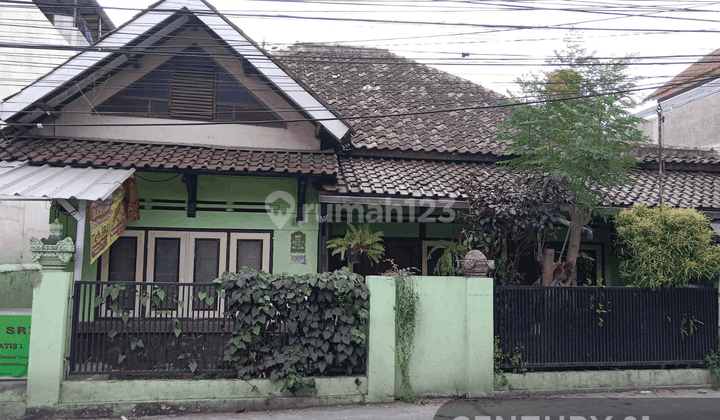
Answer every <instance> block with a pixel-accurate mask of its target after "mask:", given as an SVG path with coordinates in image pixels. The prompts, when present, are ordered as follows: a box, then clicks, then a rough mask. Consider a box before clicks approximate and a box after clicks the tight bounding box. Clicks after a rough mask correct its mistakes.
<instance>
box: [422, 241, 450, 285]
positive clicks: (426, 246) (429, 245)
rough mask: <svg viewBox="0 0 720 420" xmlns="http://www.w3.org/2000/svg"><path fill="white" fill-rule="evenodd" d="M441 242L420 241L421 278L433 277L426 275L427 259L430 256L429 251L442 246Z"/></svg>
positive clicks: (430, 274)
mask: <svg viewBox="0 0 720 420" xmlns="http://www.w3.org/2000/svg"><path fill="white" fill-rule="evenodd" d="M443 242H446V241H443V240H433V241H422V275H423V276H434V274H432V273H428V264H427V263H428V260H427V257H428V255H429V254H430V250H431V249H433V248H434V247H436V246H438V245H442V243H443Z"/></svg>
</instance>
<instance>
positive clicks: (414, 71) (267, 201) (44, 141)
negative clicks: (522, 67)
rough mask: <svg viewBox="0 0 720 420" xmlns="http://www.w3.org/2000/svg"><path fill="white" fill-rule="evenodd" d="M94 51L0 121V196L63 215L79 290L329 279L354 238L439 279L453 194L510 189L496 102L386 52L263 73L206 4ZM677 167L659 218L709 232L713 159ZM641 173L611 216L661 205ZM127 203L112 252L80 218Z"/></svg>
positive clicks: (109, 38) (298, 50)
mask: <svg viewBox="0 0 720 420" xmlns="http://www.w3.org/2000/svg"><path fill="white" fill-rule="evenodd" d="M95 47H96V48H93V49H90V50H87V51H84V52H82V53H80V54H78V55H77V56H75V57H73V58H72V59H70V60H69V61H67V62H66V63H64V64H63V65H61V66H60V67H58V68H57V69H55V70H53V71H52V72H50V73H49V74H48V75H47V76H45V77H43V78H42V79H40V80H38V81H37V82H36V83H34V84H31V85H30V86H28V87H27V88H25V89H23V90H22V91H21V92H19V93H18V94H16V95H14V96H12V97H10V98H8V100H6V101H5V102H4V103H3V104H1V105H0V119H3V120H4V121H5V122H6V123H8V127H7V128H6V129H5V131H4V133H5V135H7V136H8V141H6V142H5V143H4V144H2V146H0V161H3V165H4V167H5V172H4V173H2V174H0V193H2V194H10V195H22V196H25V197H34V198H37V199H42V200H52V202H53V203H57V204H54V205H53V207H52V209H51V210H50V213H51V214H50V215H49V216H50V217H49V219H54V218H55V217H56V216H57V217H59V219H60V220H61V222H62V223H64V224H65V225H66V227H65V229H66V232H67V233H68V234H70V235H71V236H72V234H73V233H75V234H76V235H77V236H76V238H77V239H78V240H77V245H78V247H79V249H80V250H81V253H82V255H83V258H82V259H77V261H76V265H75V278H76V280H111V281H115V280H123V281H145V282H153V281H163V282H182V283H196V282H207V281H211V280H212V279H213V278H215V277H216V276H217V275H218V274H220V273H222V272H223V271H226V270H230V271H234V270H236V269H237V268H238V267H239V266H241V265H246V266H250V267H253V268H256V269H263V270H267V271H273V272H289V273H310V272H316V271H323V270H329V269H335V268H339V267H340V266H342V265H344V262H342V261H340V260H339V259H338V258H337V256H334V257H333V256H330V255H329V253H328V251H327V248H326V245H325V244H326V242H327V240H328V239H329V238H331V237H335V236H341V235H343V234H344V233H345V231H346V224H347V223H348V222H360V221H372V222H373V229H374V230H382V231H383V232H384V233H385V246H386V249H387V254H386V257H387V258H389V259H392V260H393V261H394V262H395V263H396V264H397V265H398V266H399V267H400V268H403V267H415V268H417V269H418V271H420V272H422V273H423V274H432V273H433V268H434V264H435V263H436V259H437V257H438V254H432V253H431V250H432V249H433V248H434V247H435V246H437V245H440V244H441V243H442V241H445V240H452V239H455V238H457V237H458V235H459V234H460V233H461V231H462V229H463V227H464V223H463V221H462V220H460V218H459V217H458V213H459V212H462V211H464V209H466V208H467V203H466V201H465V199H464V195H463V185H464V182H465V181H466V180H467V179H468V177H470V176H473V174H475V173H478V174H480V173H482V174H481V175H477V176H484V177H487V178H488V182H494V181H498V180H502V176H503V175H502V174H501V173H499V172H497V171H494V170H493V169H494V168H495V164H496V163H497V162H498V160H500V159H503V157H502V152H503V150H504V145H503V144H502V143H498V142H494V141H493V138H494V137H495V135H496V132H497V124H498V123H499V122H501V121H502V119H503V112H502V108H501V107H500V106H499V105H500V102H499V101H500V100H501V99H502V97H501V96H500V95H498V94H496V93H494V92H492V91H489V90H487V89H485V88H483V87H481V86H479V85H476V84H474V83H470V82H468V81H465V80H463V79H461V78H458V77H455V76H452V75H449V74H447V73H444V72H441V71H439V70H436V69H433V68H430V67H427V66H425V65H422V64H419V63H416V62H414V61H412V60H407V59H404V58H401V57H397V56H395V55H393V54H391V53H389V52H387V51H383V50H376V49H366V48H351V47H336V46H318V45H309V46H296V47H293V48H290V49H288V50H286V51H278V52H276V53H274V54H273V55H269V54H268V53H267V52H265V51H263V50H262V49H261V48H259V47H258V46H257V45H256V44H255V43H254V42H253V41H252V40H250V39H249V38H247V37H246V36H245V35H244V34H243V33H242V31H241V30H240V29H239V28H237V27H235V26H234V25H233V24H232V23H231V22H229V21H228V20H227V19H226V18H225V17H223V16H222V15H221V14H219V13H218V12H217V11H216V10H215V9H213V8H212V6H211V5H210V4H209V3H207V2H205V1H203V0H184V1H182V2H177V1H175V2H169V1H165V2H159V3H157V4H155V5H154V6H152V7H151V8H149V9H148V10H146V11H144V12H143V13H141V14H139V15H138V16H137V17H136V18H135V19H134V20H132V21H131V22H129V23H127V24H126V25H124V26H122V27H120V28H118V29H117V30H115V31H113V32H111V33H109V34H107V35H105V36H104V37H103V38H102V39H101V40H100V41H99V42H98V43H97V44H96V45H95ZM689 153H690V152H688V151H685V150H680V149H678V150H676V151H675V155H676V156H674V157H673V158H672V159H667V162H666V166H665V169H666V172H665V174H664V175H663V182H664V185H665V194H666V195H667V198H666V201H667V202H669V203H671V204H674V205H680V206H692V207H696V208H699V209H702V210H705V211H707V212H709V213H708V214H711V215H713V216H712V217H715V214H716V213H713V212H719V211H720V198H719V197H718V196H717V194H716V187H715V185H717V184H716V182H717V180H718V170H719V169H720V156H717V155H715V154H710V153H707V154H706V156H705V155H703V156H695V155H691V154H689ZM638 156H639V157H640V159H641V161H642V163H641V167H642V169H643V170H642V171H639V172H637V173H633V174H630V175H629V176H630V177H631V178H632V179H634V180H635V183H634V184H632V185H626V186H622V187H618V188H616V189H614V190H612V191H608V192H607V193H608V195H609V197H611V198H612V203H613V204H614V205H616V206H620V207H626V206H630V205H632V204H636V203H647V204H655V203H656V202H657V199H658V193H657V189H656V185H657V182H658V175H657V173H658V172H657V166H658V165H657V152H656V151H655V150H654V149H652V148H646V149H642V150H638ZM128 180H130V181H128ZM121 186H123V188H122V190H123V191H124V192H125V194H126V195H127V196H130V197H132V196H134V195H135V194H137V197H138V198H137V200H136V201H135V202H134V204H129V203H126V204H125V205H126V206H130V205H132V206H134V207H136V209H137V210H139V219H138V220H126V221H125V222H124V223H125V225H126V230H125V231H124V233H123V234H122V235H121V236H120V237H119V238H118V239H117V240H116V241H115V242H114V243H112V246H110V247H109V250H106V248H108V246H107V245H108V243H109V242H102V240H98V239H97V238H96V235H94V233H95V232H93V227H92V226H91V224H90V223H89V222H88V218H90V217H93V216H96V215H94V214H90V215H88V205H89V204H90V203H92V202H95V203H96V207H95V208H96V209H97V208H102V206H103V205H105V206H106V207H107V208H110V206H111V204H108V202H107V201H106V200H107V199H108V198H109V197H112V195H113V193H115V192H116V191H119V190H120V187H121ZM98 203H100V204H98ZM103 203H104V204H103ZM116 204H117V203H116ZM718 217H719V218H720V216H718ZM76 221H79V222H80V223H77V222H76ZM118 226H119V225H118ZM594 228H595V230H596V234H595V235H594V239H593V240H592V241H589V242H587V243H585V244H584V245H583V251H584V252H586V253H588V254H590V255H591V256H592V257H593V259H594V260H595V263H594V266H593V267H592V268H591V270H590V271H591V272H592V273H591V274H592V276H593V277H594V278H598V277H602V278H604V279H609V280H610V282H611V283H612V282H613V281H614V282H617V280H616V279H617V278H618V276H617V265H618V264H617V259H616V257H615V256H614V255H613V247H612V236H611V235H612V227H611V225H610V224H608V223H603V222H600V221H598V222H596V223H595V225H594ZM91 233H93V235H91ZM558 241H561V239H558ZM103 245H104V246H103ZM558 248H559V246H558ZM436 252H437V251H436ZM428 257H430V258H428ZM357 268H358V271H359V272H361V273H363V274H371V273H376V272H383V271H384V270H385V269H387V268H389V263H384V264H381V265H379V266H378V265H371V264H367V263H366V264H361V265H360V266H359V267H357ZM534 270H536V268H535V264H534V262H533V261H529V263H528V267H527V271H528V273H529V276H528V278H529V280H528V281H529V282H532V280H533V279H532V278H531V275H532V274H533V273H534V272H535V271H534Z"/></svg>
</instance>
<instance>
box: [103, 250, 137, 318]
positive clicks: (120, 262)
mask: <svg viewBox="0 0 720 420" xmlns="http://www.w3.org/2000/svg"><path fill="white" fill-rule="evenodd" d="M108 252H109V255H108V259H109V261H108V280H109V281H123V282H124V281H139V279H136V278H135V264H136V262H137V238H135V237H122V238H118V239H117V240H116V241H115V242H113V244H112V245H110V249H109V251H108ZM111 300H112V299H111V298H110V297H109V296H108V304H112V303H113V302H111ZM117 303H118V305H119V306H120V308H122V309H129V310H132V309H134V308H135V289H134V288H131V289H130V290H123V291H122V292H121V293H120V296H118V297H117Z"/></svg>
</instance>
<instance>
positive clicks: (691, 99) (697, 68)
mask: <svg viewBox="0 0 720 420" xmlns="http://www.w3.org/2000/svg"><path fill="white" fill-rule="evenodd" d="M718 78H720V50H716V51H713V52H712V53H710V54H708V55H706V56H705V57H703V58H702V59H700V60H699V61H698V62H696V63H694V64H693V65H691V66H690V67H688V68H687V69H685V70H684V71H683V72H682V73H680V74H678V75H677V76H675V77H674V78H673V79H672V80H671V81H669V82H668V83H666V84H665V85H664V86H663V87H661V88H660V89H658V90H656V91H655V92H654V93H653V94H652V95H650V99H652V100H654V101H656V105H658V104H659V105H660V107H661V109H662V116H663V117H664V121H663V123H662V140H663V145H666V146H678V147H703V148H720V137H718V132H720V113H718V111H717V110H718V108H719V107H720V95H719V94H718V93H720V80H718ZM637 115H638V116H639V117H642V118H646V119H647V122H646V123H645V124H643V126H642V130H643V132H644V133H645V134H646V135H647V136H649V137H650V138H651V139H653V141H654V142H655V143H657V142H658V128H659V127H658V119H657V111H656V107H651V108H648V109H647V110H645V111H643V112H640V113H638V114H637Z"/></svg>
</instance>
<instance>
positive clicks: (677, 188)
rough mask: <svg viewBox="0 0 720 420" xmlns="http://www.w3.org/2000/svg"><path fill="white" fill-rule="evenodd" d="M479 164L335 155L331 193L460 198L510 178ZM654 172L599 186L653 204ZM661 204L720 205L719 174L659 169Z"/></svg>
mask: <svg viewBox="0 0 720 420" xmlns="http://www.w3.org/2000/svg"><path fill="white" fill-rule="evenodd" d="M496 168H497V166H495V165H493V164H485V163H472V162H450V161H425V160H409V159H403V160H398V159H382V158H363V157H343V156H341V157H340V172H339V174H338V185H337V186H336V190H337V192H339V193H341V194H356V195H372V196H377V195H385V196H391V195H392V196H396V197H407V198H455V199H465V198H466V197H465V196H464V194H463V191H462V188H463V185H464V183H465V181H466V180H467V179H468V178H469V177H471V176H475V177H480V178H482V179H483V180H484V182H486V183H490V184H496V183H500V182H512V175H511V174H509V173H508V172H505V171H500V170H496ZM657 177H658V173H657V171H656V170H641V171H637V172H632V173H630V174H628V178H629V179H630V180H631V181H632V182H631V183H630V184H627V185H621V186H617V187H613V188H611V189H602V190H601V191H602V192H603V193H605V194H606V195H607V197H608V199H609V204H613V205H615V206H621V207H626V206H631V205H634V204H641V203H642V204H648V205H656V204H658V192H657V191H658V187H657V185H658V179H657ZM664 188H665V194H664V199H665V202H666V203H668V204H671V205H674V206H679V207H695V208H701V209H713V210H718V209H720V173H711V172H700V171H673V170H669V171H666V172H665V178H664Z"/></svg>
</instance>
